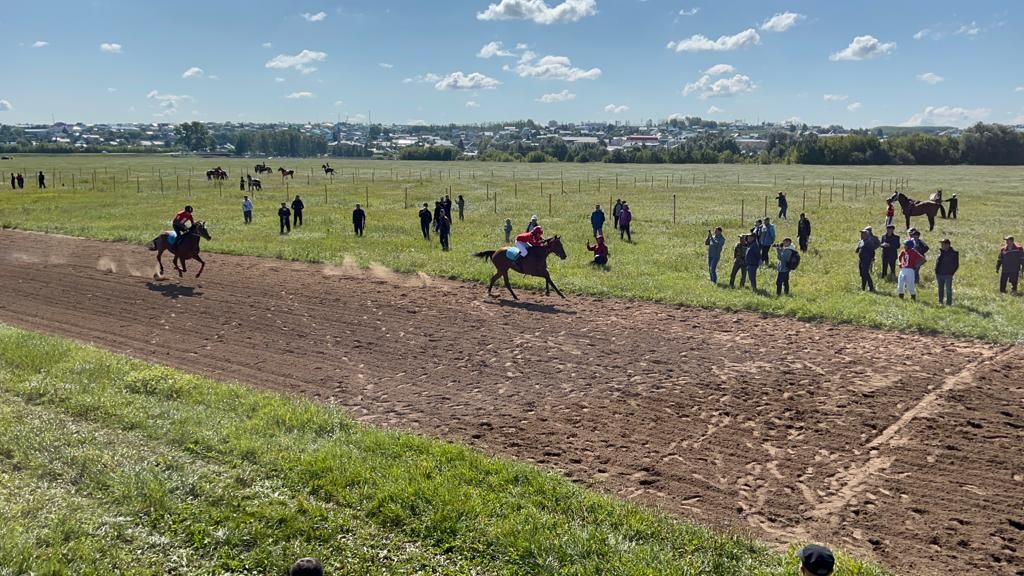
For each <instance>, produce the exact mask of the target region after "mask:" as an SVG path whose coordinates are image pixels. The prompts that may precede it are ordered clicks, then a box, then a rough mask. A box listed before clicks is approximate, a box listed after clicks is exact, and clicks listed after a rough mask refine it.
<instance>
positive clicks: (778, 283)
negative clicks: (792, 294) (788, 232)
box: [773, 238, 800, 296]
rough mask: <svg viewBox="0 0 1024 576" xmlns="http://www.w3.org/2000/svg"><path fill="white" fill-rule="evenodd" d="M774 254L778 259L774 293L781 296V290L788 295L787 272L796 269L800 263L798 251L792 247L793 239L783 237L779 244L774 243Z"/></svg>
mask: <svg viewBox="0 0 1024 576" xmlns="http://www.w3.org/2000/svg"><path fill="white" fill-rule="evenodd" d="M773 247H774V248H775V255H776V257H777V258H778V259H779V264H778V266H776V270H777V271H778V273H779V275H778V276H777V277H776V278H775V295H776V296H781V295H782V293H783V292H785V293H786V295H787V296H788V295H789V273H790V272H792V271H793V270H796V267H797V266H799V265H800V253H799V252H797V251H796V250H794V249H793V240H792V239H791V238H785V239H783V240H782V243H781V244H775V245H774V246H773Z"/></svg>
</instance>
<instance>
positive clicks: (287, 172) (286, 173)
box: [277, 168, 295, 180]
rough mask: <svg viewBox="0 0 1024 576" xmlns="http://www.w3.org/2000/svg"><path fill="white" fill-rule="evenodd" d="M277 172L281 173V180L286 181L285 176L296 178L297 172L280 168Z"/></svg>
mask: <svg viewBox="0 0 1024 576" xmlns="http://www.w3.org/2000/svg"><path fill="white" fill-rule="evenodd" d="M277 171H278V172H280V173H281V180H284V177H285V176H288V177H289V178H295V170H285V169H284V168H278V169H277Z"/></svg>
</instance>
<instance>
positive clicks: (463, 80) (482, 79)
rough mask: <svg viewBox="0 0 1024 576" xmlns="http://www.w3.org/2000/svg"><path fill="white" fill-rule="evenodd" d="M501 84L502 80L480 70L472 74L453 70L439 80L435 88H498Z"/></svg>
mask: <svg viewBox="0 0 1024 576" xmlns="http://www.w3.org/2000/svg"><path fill="white" fill-rule="evenodd" d="M500 84H501V82H499V81H497V80H495V79H494V78H491V77H490V76H485V75H483V74H481V73H479V72H473V73H472V74H463V73H462V72H452V73H451V74H449V75H447V76H445V77H444V78H441V79H440V80H438V81H437V82H436V83H435V84H434V88H436V89H438V90H480V89H491V88H497V87H498V85H500Z"/></svg>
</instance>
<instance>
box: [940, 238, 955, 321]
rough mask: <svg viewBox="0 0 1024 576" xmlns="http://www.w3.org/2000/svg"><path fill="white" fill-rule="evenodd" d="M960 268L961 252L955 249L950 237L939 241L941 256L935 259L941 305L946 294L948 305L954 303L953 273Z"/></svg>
mask: <svg viewBox="0 0 1024 576" xmlns="http://www.w3.org/2000/svg"><path fill="white" fill-rule="evenodd" d="M959 269H960V253H959V252H957V251H956V250H953V245H952V244H951V243H950V242H949V238H943V239H942V242H940V243H939V257H938V258H936V260H935V280H936V281H937V282H938V284H939V306H942V300H943V296H945V300H946V306H952V305H953V274H956V271H957V270H959Z"/></svg>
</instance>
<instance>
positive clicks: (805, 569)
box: [797, 544, 836, 576]
mask: <svg viewBox="0 0 1024 576" xmlns="http://www.w3.org/2000/svg"><path fill="white" fill-rule="evenodd" d="M797 555H798V556H799V557H800V576H832V571H833V570H835V567H836V559H835V557H834V556H833V555H832V551H831V550H829V549H828V548H825V547H824V546H818V545H817V544H810V545H807V546H804V547H803V548H801V549H800V552H799V553H798V554H797Z"/></svg>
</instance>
